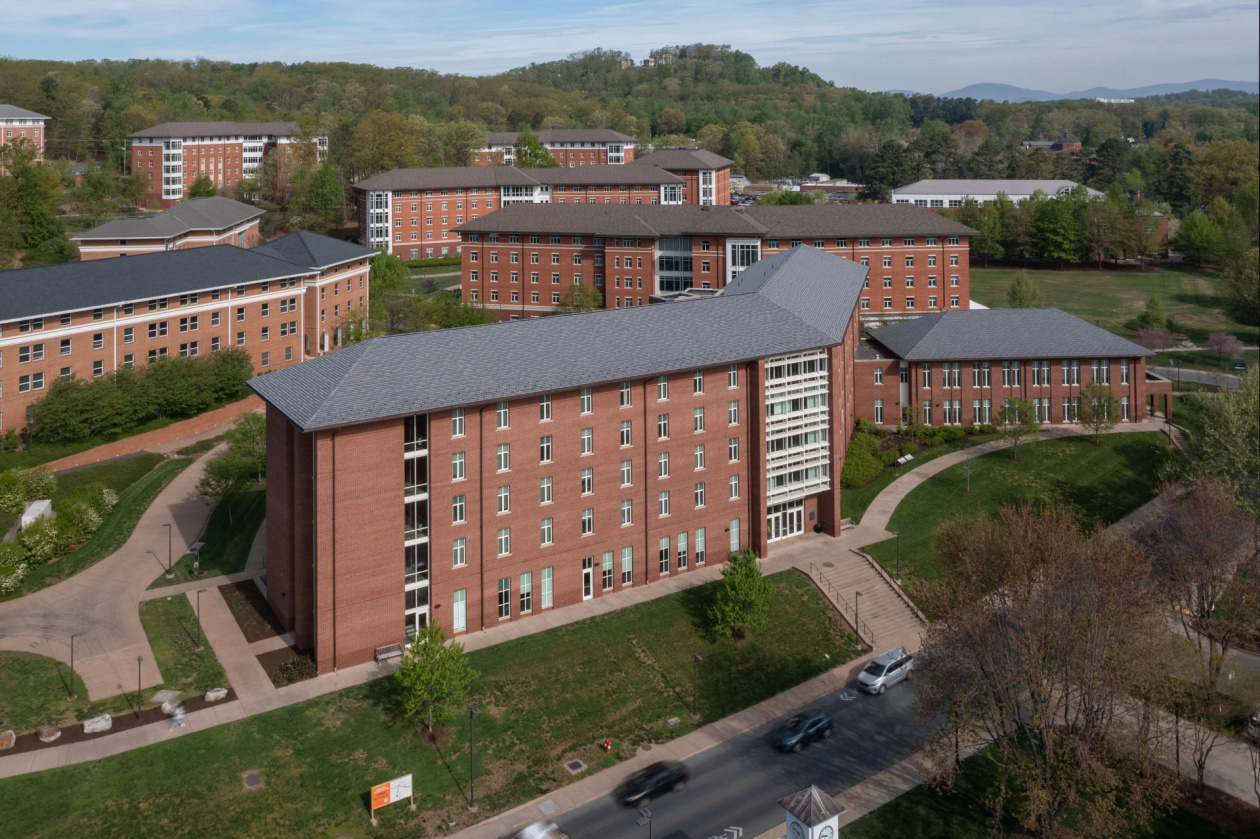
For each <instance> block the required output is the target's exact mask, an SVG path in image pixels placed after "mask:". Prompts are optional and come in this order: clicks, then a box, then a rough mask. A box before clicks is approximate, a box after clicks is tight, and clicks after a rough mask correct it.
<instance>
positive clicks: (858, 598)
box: [853, 591, 862, 639]
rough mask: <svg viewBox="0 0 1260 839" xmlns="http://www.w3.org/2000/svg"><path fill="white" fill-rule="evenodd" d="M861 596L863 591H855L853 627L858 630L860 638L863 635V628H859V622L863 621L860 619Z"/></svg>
mask: <svg viewBox="0 0 1260 839" xmlns="http://www.w3.org/2000/svg"><path fill="white" fill-rule="evenodd" d="M861 598H862V592H860V591H855V592H853V628H854V629H856V630H857V634H858V638H859V639H861V637H862V630H860V629H858V624H859V623H861V621H860V620H858V606H859V605H861Z"/></svg>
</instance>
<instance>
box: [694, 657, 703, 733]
mask: <svg viewBox="0 0 1260 839" xmlns="http://www.w3.org/2000/svg"><path fill="white" fill-rule="evenodd" d="M702 661H704V659H703V658H701V657H700V654H699V653H696V657H695V659H694V660H693V661H692V670H691V718H692V719H693V720H695V719H699V718H700V662H702Z"/></svg>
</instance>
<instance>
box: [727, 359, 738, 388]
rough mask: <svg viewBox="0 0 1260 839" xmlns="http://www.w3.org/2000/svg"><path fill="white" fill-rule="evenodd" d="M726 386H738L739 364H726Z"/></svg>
mask: <svg viewBox="0 0 1260 839" xmlns="http://www.w3.org/2000/svg"><path fill="white" fill-rule="evenodd" d="M726 386H727V387H728V388H731V387H739V366H738V365H735V364H731V365H728V366H727V368H726Z"/></svg>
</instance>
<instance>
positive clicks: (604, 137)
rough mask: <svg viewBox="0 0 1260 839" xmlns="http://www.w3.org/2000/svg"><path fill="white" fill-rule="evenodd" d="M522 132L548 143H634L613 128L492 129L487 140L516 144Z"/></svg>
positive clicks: (494, 144)
mask: <svg viewBox="0 0 1260 839" xmlns="http://www.w3.org/2000/svg"><path fill="white" fill-rule="evenodd" d="M522 134H533V135H534V136H535V137H537V138H538V141H539V142H540V143H543V144H547V143H634V142H637V141H636V140H635V139H634V138H633V137H631V136H630V135H628V134H622V133H620V132H618V131H613V130H612V129H611V128H552V129H546V130H542V131H491V132H490V133H489V134H488V135H487V140H488V142H489V144H490V145H492V146H514V145H516V140H517V138H518V137H520V136H521V135H522Z"/></svg>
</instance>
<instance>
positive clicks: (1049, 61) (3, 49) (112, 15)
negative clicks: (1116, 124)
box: [0, 0, 1260, 93]
mask: <svg viewBox="0 0 1260 839" xmlns="http://www.w3.org/2000/svg"><path fill="white" fill-rule="evenodd" d="M4 6H5V8H4V11H3V12H0V55H9V56H13V57H17V58H46V59H66V60H75V59H83V58H157V57H160V58H193V57H197V56H205V57H207V58H215V59H227V60H233V61H274V60H280V61H287V62H292V61H303V60H336V61H351V62H366V63H371V64H379V65H384V66H412V67H423V68H431V69H435V70H439V71H443V72H455V73H464V74H483V73H492V72H497V71H501V70H506V69H509V68H512V67H516V66H520V65H522V64H527V63H530V62H535V61H548V60H552V59H556V58H562V57H564V56H565V55H567V54H568V53H570V52H574V51H577V50H583V49H590V48H593V47H604V48H607V49H619V50H625V51H628V52H630V53H631V54H633V55H634V56H635V57H636V58H639V57H644V56H646V54H647V51H648V50H649V49H651V48H653V47H656V46H661V45H665V44H675V43H694V42H697V41H703V42H706V43H725V44H730V45H732V46H733V47H736V48H737V49H741V50H743V51H745V52H748V53H751V54H752V55H753V56H754V57H755V58H756V59H757V61H758V62H759V63H761V64H763V65H765V64H773V63H775V62H777V61H789V62H792V63H794V64H800V65H804V66H807V67H809V68H810V69H812V70H814V71H816V72H817V73H819V74H820V75H822V76H823V77H824V78H827V79H830V80H832V81H835V82H836V83H837V84H841V85H852V86H855V87H859V88H863V89H866V90H887V89H909V90H917V91H923V92H930V93H943V92H945V91H948V90H953V89H955V88H958V87H962V86H964V85H967V84H972V83H975V82H1003V83H1007V84H1014V85H1019V86H1022V87H1032V88H1040V89H1044V90H1052V91H1055V92H1067V91H1070V90H1076V89H1082V88H1086V87H1091V86H1094V85H1104V86H1109V87H1134V86H1138V85H1144V84H1153V83H1156V82H1173V81H1190V80H1194V79H1199V78H1206V77H1214V78H1222V79H1236V80H1245V81H1254V80H1256V78H1257V76H1258V75H1260V67H1258V66H1257V65H1258V64H1260V57H1258V49H1257V36H1256V33H1257V31H1258V30H1260V2H1257V0H1243V2H1209V0H1056V2H1039V3H1034V2H1033V0H955V2H943V0H937V1H936V2H927V0H881V2H870V0H831V2H810V0H776V2H765V0H761V2H749V0H722V1H721V2H712V1H711V0H703V2H701V1H700V0H669V2H666V1H665V0H607V2H603V3H600V2H595V3H592V2H589V0H585V2H577V0H533V1H532V2H488V0H447V2H441V3H434V2H416V0H412V2H404V0H367V2H359V3H353V2H351V3H347V2H344V1H343V2H330V1H329V0H307V2H292V0H269V2H259V0H209V2H200V3H198V2H192V3H190V2H188V0H45V2H39V0H34V2H31V0H11V2H6V3H5V4H4Z"/></svg>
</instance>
